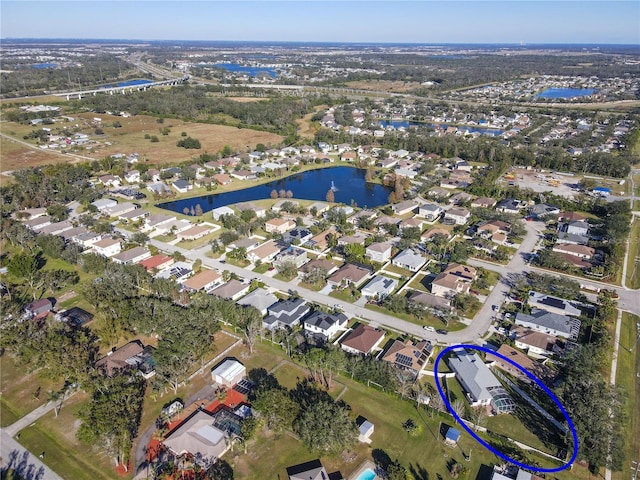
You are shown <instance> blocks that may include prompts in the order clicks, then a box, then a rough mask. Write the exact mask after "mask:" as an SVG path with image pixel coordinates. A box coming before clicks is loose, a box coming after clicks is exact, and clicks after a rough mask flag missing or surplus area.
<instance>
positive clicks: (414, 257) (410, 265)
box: [391, 249, 427, 272]
mask: <svg viewBox="0 0 640 480" xmlns="http://www.w3.org/2000/svg"><path fill="white" fill-rule="evenodd" d="M391 263H392V264H393V265H395V266H396V267H400V268H406V269H407V270H409V271H411V272H417V271H418V270H420V269H421V268H422V267H423V266H424V264H425V263H427V259H426V258H424V257H423V256H422V255H420V254H419V253H417V252H414V251H413V250H411V249H407V250H404V251H402V252H400V253H399V254H398V255H396V256H395V257H394V258H393V260H391Z"/></svg>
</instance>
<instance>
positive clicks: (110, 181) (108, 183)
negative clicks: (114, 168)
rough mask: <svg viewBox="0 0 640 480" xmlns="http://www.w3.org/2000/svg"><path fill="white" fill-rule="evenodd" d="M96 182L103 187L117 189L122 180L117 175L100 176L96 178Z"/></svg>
mask: <svg viewBox="0 0 640 480" xmlns="http://www.w3.org/2000/svg"><path fill="white" fill-rule="evenodd" d="M98 181H99V182H100V183H101V184H102V185H104V186H105V187H116V188H117V187H119V186H120V184H121V183H122V179H121V178H120V177H119V176H117V175H102V176H101V177H98Z"/></svg>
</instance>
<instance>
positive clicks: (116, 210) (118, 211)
mask: <svg viewBox="0 0 640 480" xmlns="http://www.w3.org/2000/svg"><path fill="white" fill-rule="evenodd" d="M138 208H140V206H139V205H136V204H135V203H133V202H124V203H119V204H118V205H114V206H113V207H107V208H105V209H104V210H103V211H104V213H106V214H107V215H109V216H110V217H119V216H120V215H123V214H125V213H129V212H133V211H134V210H137V209H138Z"/></svg>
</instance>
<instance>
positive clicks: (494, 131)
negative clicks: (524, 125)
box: [378, 120, 504, 136]
mask: <svg viewBox="0 0 640 480" xmlns="http://www.w3.org/2000/svg"><path fill="white" fill-rule="evenodd" d="M378 123H380V126H381V127H382V128H386V127H388V126H392V127H393V128H400V127H404V128H409V127H427V128H431V129H434V128H435V127H436V125H435V124H434V123H420V122H411V121H408V120H393V121H391V122H388V121H386V120H380V121H379V122H378ZM440 126H441V127H442V128H447V126H446V125H440ZM457 128H458V130H466V131H467V132H469V133H474V132H478V133H481V134H483V135H492V136H497V135H502V134H503V133H504V130H500V129H498V128H487V127H468V126H459V127H457Z"/></svg>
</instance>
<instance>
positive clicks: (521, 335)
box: [509, 327, 566, 358]
mask: <svg viewBox="0 0 640 480" xmlns="http://www.w3.org/2000/svg"><path fill="white" fill-rule="evenodd" d="M509 334H510V335H509V336H510V337H511V338H512V339H513V340H514V342H515V346H516V347H517V348H519V349H521V350H524V351H525V352H527V355H529V356H531V357H534V358H544V357H548V356H550V355H554V354H561V353H563V352H564V350H565V347H566V342H565V341H563V340H561V339H559V338H558V337H554V336H553V335H547V334H546V333H542V332H538V331H536V330H531V329H529V328H526V327H514V328H512V329H511V330H510V331H509Z"/></svg>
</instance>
